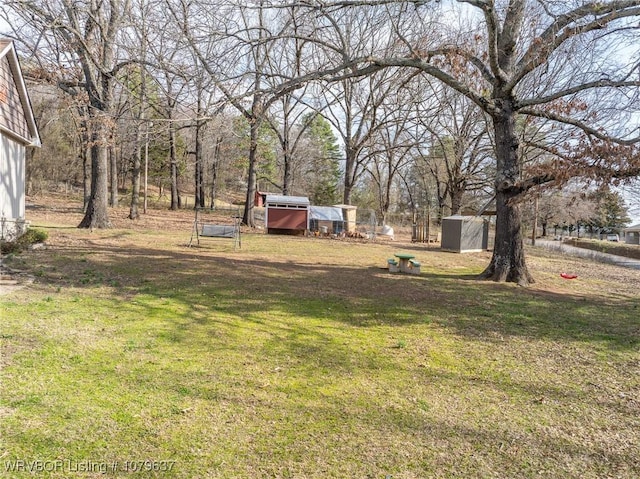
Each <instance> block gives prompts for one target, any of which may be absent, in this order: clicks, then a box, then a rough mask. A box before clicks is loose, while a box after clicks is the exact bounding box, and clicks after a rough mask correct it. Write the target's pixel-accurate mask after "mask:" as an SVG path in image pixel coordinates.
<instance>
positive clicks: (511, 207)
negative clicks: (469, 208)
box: [480, 99, 533, 286]
mask: <svg viewBox="0 0 640 479" xmlns="http://www.w3.org/2000/svg"><path fill="white" fill-rule="evenodd" d="M501 103H502V105H501V106H502V111H501V112H500V113H497V114H495V115H494V117H493V125H494V130H495V141H496V159H497V170H496V171H497V174H496V182H495V189H496V238H495V243H494V247H493V257H492V258H491V263H490V264H489V266H487V269H485V270H484V272H483V273H482V274H481V275H480V277H481V278H486V279H491V280H494V281H507V282H513V283H518V284H519V285H522V286H526V285H528V284H530V283H533V278H532V276H531V275H530V274H529V270H528V268H527V264H526V262H525V256H524V241H523V236H522V230H521V219H522V218H521V212H520V205H519V204H518V202H517V196H518V194H519V193H520V190H519V189H518V187H517V183H518V181H519V179H520V163H519V159H518V138H517V136H516V133H515V112H514V110H513V108H512V101H511V100H509V99H507V100H502V101H501Z"/></svg>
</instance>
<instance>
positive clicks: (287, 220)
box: [267, 208, 307, 230]
mask: <svg viewBox="0 0 640 479" xmlns="http://www.w3.org/2000/svg"><path fill="white" fill-rule="evenodd" d="M268 215H269V217H268V218H269V224H268V225H267V227H268V228H278V229H283V230H306V229H307V210H298V209H285V208H282V209H280V208H269V213H268Z"/></svg>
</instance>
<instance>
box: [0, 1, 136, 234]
mask: <svg viewBox="0 0 640 479" xmlns="http://www.w3.org/2000/svg"><path fill="white" fill-rule="evenodd" d="M6 7H8V8H12V9H13V11H14V12H15V14H16V15H18V16H19V17H20V18H21V19H22V22H23V25H24V29H22V30H19V33H20V35H21V37H20V41H21V42H22V43H23V44H25V45H28V46H29V48H31V50H32V52H33V53H34V54H38V55H48V56H49V58H48V60H45V61H46V63H47V65H48V66H51V67H53V68H54V72H55V75H56V77H57V78H56V80H57V82H58V85H59V86H61V87H62V88H64V89H66V91H68V92H70V93H71V94H73V95H76V96H78V95H83V96H84V97H85V99H86V103H87V106H88V115H89V120H88V122H87V125H88V128H89V142H90V145H91V193H90V195H89V201H88V204H87V206H86V212H85V216H84V218H83V219H82V221H81V222H80V224H79V227H81V228H107V227H110V221H109V214H108V158H109V144H110V136H111V132H112V129H113V116H112V106H113V88H114V85H115V82H116V75H117V72H118V70H119V69H120V68H121V67H122V65H123V63H121V62H119V61H118V60H119V58H118V44H117V42H118V38H119V33H120V28H121V26H122V23H123V18H124V16H125V15H126V13H127V12H128V9H129V0H108V1H105V2H95V1H91V0H80V1H71V0H59V1H58V2H55V3H54V2H46V1H41V0H36V1H30V2H25V1H21V0H10V1H9V2H7V3H6ZM28 28H31V30H29V29H28ZM29 35H32V36H29ZM69 64H71V65H73V67H72V68H66V69H65V68H58V67H59V66H62V65H69ZM43 71H46V69H43ZM50 80H53V78H52V77H50ZM81 92H82V93H81Z"/></svg>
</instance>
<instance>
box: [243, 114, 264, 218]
mask: <svg viewBox="0 0 640 479" xmlns="http://www.w3.org/2000/svg"><path fill="white" fill-rule="evenodd" d="M249 122H250V133H249V172H248V175H247V198H246V202H245V205H244V214H243V216H242V222H243V223H244V224H245V225H247V226H249V227H251V228H254V227H255V218H254V214H253V213H254V202H255V196H256V168H257V158H258V132H259V130H260V121H258V120H257V119H255V118H253V119H251V120H249Z"/></svg>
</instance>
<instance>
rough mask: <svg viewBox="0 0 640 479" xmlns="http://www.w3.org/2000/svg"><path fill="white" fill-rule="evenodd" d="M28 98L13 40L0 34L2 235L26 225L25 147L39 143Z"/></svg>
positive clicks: (0, 204)
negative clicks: (3, 37)
mask: <svg viewBox="0 0 640 479" xmlns="http://www.w3.org/2000/svg"><path fill="white" fill-rule="evenodd" d="M39 146H40V137H39V135H38V128H37V127H36V122H35V118H34V116H33V109H32V107H31V101H30V100H29V95H28V94H27V88H26V85H25V82H24V77H23V76H22V70H21V69H20V63H19V62H18V56H17V54H16V51H15V48H14V45H13V42H12V41H11V40H7V39H2V38H0V219H1V220H2V231H1V234H2V237H3V238H9V239H10V238H12V237H13V236H14V235H19V234H21V233H22V232H23V231H24V228H25V171H26V149H27V148H28V147H39Z"/></svg>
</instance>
